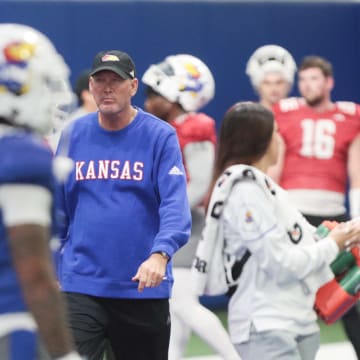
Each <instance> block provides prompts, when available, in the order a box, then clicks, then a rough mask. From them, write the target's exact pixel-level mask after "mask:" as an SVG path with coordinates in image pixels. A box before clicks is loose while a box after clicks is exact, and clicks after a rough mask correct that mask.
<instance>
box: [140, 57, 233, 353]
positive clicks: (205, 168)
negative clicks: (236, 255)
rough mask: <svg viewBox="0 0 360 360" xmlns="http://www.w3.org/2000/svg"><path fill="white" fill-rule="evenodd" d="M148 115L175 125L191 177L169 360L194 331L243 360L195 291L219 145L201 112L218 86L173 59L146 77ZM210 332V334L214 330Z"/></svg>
mask: <svg viewBox="0 0 360 360" xmlns="http://www.w3.org/2000/svg"><path fill="white" fill-rule="evenodd" d="M142 81H143V83H145V84H146V85H147V98H146V101H145V109H146V110H147V111H149V112H150V113H153V114H154V115H156V116H158V117H159V118H161V119H163V120H165V121H166V122H168V123H169V124H171V125H172V126H173V127H174V128H175V129H176V133H177V135H178V139H179V143H180V148H181V150H182V155H183V161H184V165H185V169H186V175H187V180H188V183H187V194H188V198H189V203H190V207H191V214H192V232H191V238H190V240H189V242H188V244H187V245H186V246H185V247H184V248H183V249H182V250H181V251H179V252H178V253H177V254H176V255H175V256H174V257H173V265H174V268H173V271H174V280H175V282H174V288H173V296H172V299H171V301H170V310H171V321H172V324H171V336H170V348H169V359H170V360H179V359H181V358H182V357H183V353H184V351H185V349H186V345H187V341H188V339H189V336H190V334H191V331H195V332H196V333H197V334H198V335H199V336H200V337H201V338H203V339H204V340H205V341H206V342H207V343H208V344H209V345H210V346H212V347H213V348H214V349H215V350H216V351H217V352H218V353H219V354H220V355H221V356H222V358H223V359H228V360H229V359H239V356H238V355H237V353H236V350H235V349H234V347H233V345H232V344H231V342H230V339H229V337H228V334H227V332H226V330H225V329H224V327H223V326H222V325H221V323H220V321H219V319H218V318H217V317H216V315H215V314H213V313H212V312H211V311H210V310H208V309H206V308H205V307H204V306H202V305H201V304H200V302H199V300H198V297H197V296H196V295H195V293H194V292H193V290H192V286H191V276H190V275H191V264H192V262H193V259H194V255H195V251H196V247H197V243H198V240H199V238H200V236H201V231H202V228H203V226H204V219H205V214H204V209H203V206H202V203H203V201H204V198H205V196H206V194H207V190H208V188H209V185H210V181H211V176H212V170H213V163H214V154H215V142H216V129H215V121H214V120H213V119H212V118H210V117H209V116H207V115H205V114H204V113H200V112H198V111H199V110H200V109H201V108H202V107H204V106H205V105H206V104H207V103H208V102H209V101H211V100H212V99H213V97H214V93H215V82H214V78H213V76H212V74H211V72H210V70H209V68H208V67H207V66H206V65H205V64H204V63H203V62H202V61H201V60H200V59H198V58H196V57H194V56H192V55H187V54H179V55H173V56H168V57H166V59H165V60H164V61H162V62H160V63H159V64H156V65H151V66H150V67H149V68H148V69H147V71H146V72H145V74H144V76H143V78H142ZM209 329H211V330H209Z"/></svg>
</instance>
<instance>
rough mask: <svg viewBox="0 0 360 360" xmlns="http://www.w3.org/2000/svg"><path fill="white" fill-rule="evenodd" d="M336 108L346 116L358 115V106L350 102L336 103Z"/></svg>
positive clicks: (359, 109) (359, 111)
mask: <svg viewBox="0 0 360 360" xmlns="http://www.w3.org/2000/svg"><path fill="white" fill-rule="evenodd" d="M335 104H336V107H337V109H338V110H339V111H341V112H342V113H344V114H347V115H356V114H358V115H359V114H360V106H359V105H358V104H356V103H354V102H352V101H337V102H336V103H335Z"/></svg>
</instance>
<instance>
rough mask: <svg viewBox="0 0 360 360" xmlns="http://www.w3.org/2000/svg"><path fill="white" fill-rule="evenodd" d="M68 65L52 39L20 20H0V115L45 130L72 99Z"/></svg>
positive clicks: (21, 124) (50, 126) (47, 130)
mask: <svg viewBox="0 0 360 360" xmlns="http://www.w3.org/2000/svg"><path fill="white" fill-rule="evenodd" d="M69 74H70V71H69V68H68V66H67V65H66V64H65V62H64V60H63V58H62V56H61V55H60V54H59V53H58V52H57V51H56V49H55V47H54V46H53V44H52V42H51V41H50V40H49V39H48V38H47V37H46V36H45V35H44V34H42V33H41V32H39V31H37V30H35V29H33V28H31V27H29V26H26V25H21V24H10V23H9V24H0V117H2V118H4V119H5V120H6V121H8V122H10V123H11V124H13V125H15V126H20V127H24V128H27V129H30V130H32V131H35V132H37V133H39V134H41V135H45V134H47V133H48V132H49V131H50V130H51V129H52V128H53V127H54V124H55V122H56V121H57V120H58V119H59V117H60V118H62V117H63V116H64V114H63V113H64V110H66V109H68V107H67V105H69V104H71V103H72V102H73V100H74V95H73V94H72V92H71V90H70V89H71V87H70V83H69Z"/></svg>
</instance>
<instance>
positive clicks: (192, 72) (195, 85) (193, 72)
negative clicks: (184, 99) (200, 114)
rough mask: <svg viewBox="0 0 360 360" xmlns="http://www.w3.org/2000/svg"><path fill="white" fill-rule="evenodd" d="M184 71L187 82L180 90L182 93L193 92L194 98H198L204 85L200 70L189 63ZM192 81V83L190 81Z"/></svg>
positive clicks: (181, 85)
mask: <svg viewBox="0 0 360 360" xmlns="http://www.w3.org/2000/svg"><path fill="white" fill-rule="evenodd" d="M184 69H185V71H186V75H187V76H186V77H187V79H186V80H187V81H185V82H184V83H182V84H180V86H179V90H180V91H191V92H193V96H196V93H198V92H199V91H201V89H202V88H203V86H204V84H202V82H201V81H200V80H201V73H200V72H199V70H198V68H197V67H196V66H195V65H194V64H191V63H189V62H187V63H185V64H184ZM189 80H190V81H189Z"/></svg>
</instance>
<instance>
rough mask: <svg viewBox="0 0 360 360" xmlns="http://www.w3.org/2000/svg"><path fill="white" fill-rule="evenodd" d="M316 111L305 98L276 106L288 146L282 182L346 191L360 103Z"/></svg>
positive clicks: (294, 186) (288, 186)
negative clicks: (349, 161) (349, 156)
mask: <svg viewBox="0 0 360 360" xmlns="http://www.w3.org/2000/svg"><path fill="white" fill-rule="evenodd" d="M334 105H335V106H334V108H333V109H332V110H330V111H326V112H321V113H319V112H316V111H314V110H313V109H312V108H311V107H309V106H307V105H306V103H305V101H304V100H303V99H299V98H289V99H284V100H281V101H280V102H279V103H278V104H276V105H275V106H274V108H273V111H274V115H275V119H276V121H277V124H278V127H279V132H280V134H281V136H282V137H283V139H284V142H285V145H286V153H285V159H284V166H283V172H282V175H281V179H280V185H281V186H282V187H283V188H285V189H322V190H329V191H334V192H339V193H345V191H346V180H347V168H346V166H347V154H348V148H349V146H350V144H351V143H352V141H353V140H354V138H355V137H356V136H357V135H359V133H360V106H359V105H357V104H355V103H353V102H336V103H335V104H334Z"/></svg>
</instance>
